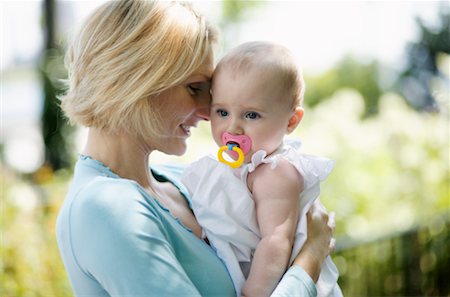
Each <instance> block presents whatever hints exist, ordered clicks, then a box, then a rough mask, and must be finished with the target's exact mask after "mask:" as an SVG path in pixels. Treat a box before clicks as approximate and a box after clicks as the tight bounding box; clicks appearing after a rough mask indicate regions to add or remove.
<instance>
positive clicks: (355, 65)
mask: <svg viewBox="0 0 450 297" xmlns="http://www.w3.org/2000/svg"><path fill="white" fill-rule="evenodd" d="M378 69H379V65H378V63H377V62H375V61H373V62H370V63H368V64H365V63H361V62H359V61H357V60H355V59H354V58H352V57H351V56H347V57H344V58H343V59H342V60H341V61H340V62H339V63H338V64H337V65H336V67H335V68H333V69H331V70H329V71H327V72H325V73H323V74H321V75H320V76H316V77H308V76H305V81H306V93H305V103H306V104H307V105H308V106H315V105H317V104H319V103H320V102H321V101H323V100H324V99H326V98H330V97H331V96H332V95H333V94H334V93H335V92H336V91H338V90H339V89H341V88H353V89H355V90H357V91H358V92H359V93H360V94H361V95H362V96H363V99H364V104H365V112H364V113H363V117H367V116H371V115H375V114H376V113H378V100H379V97H380V95H381V94H382V90H381V87H380V85H379V81H378V73H379V70H378Z"/></svg>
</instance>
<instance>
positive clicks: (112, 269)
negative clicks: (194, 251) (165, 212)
mask: <svg viewBox="0 0 450 297" xmlns="http://www.w3.org/2000/svg"><path fill="white" fill-rule="evenodd" d="M105 188H106V187H105V186H103V187H102V189H105ZM107 189H108V192H107V193H105V191H103V192H102V193H98V191H97V192H96V191H92V193H95V198H94V199H90V201H92V202H88V203H87V204H88V205H85V206H84V207H83V208H82V209H79V210H78V213H76V212H74V213H72V215H75V216H77V221H78V222H82V223H81V224H79V225H77V228H75V229H73V231H74V239H75V240H74V241H73V243H72V244H74V245H75V246H74V251H76V252H77V254H76V257H77V259H78V262H79V265H80V267H82V269H83V270H84V272H85V273H86V274H87V275H88V276H90V277H91V278H92V279H94V280H95V281H96V282H98V283H99V284H100V286H101V287H102V288H103V289H104V290H105V291H107V293H108V294H109V295H111V296H200V293H199V292H198V290H197V288H196V287H195V286H194V285H193V283H192V282H191V280H190V279H189V277H188V276H187V274H186V273H185V271H184V269H183V267H182V266H181V264H180V262H179V261H178V259H177V258H176V256H175V253H174V250H173V248H172V244H171V243H170V240H168V238H167V234H166V230H165V228H164V226H163V225H162V224H163V223H162V222H161V220H160V218H159V214H158V213H157V212H155V211H154V209H152V207H151V205H150V204H148V203H146V202H147V201H146V200H145V199H143V197H142V194H141V193H140V192H139V191H138V190H136V189H135V188H134V189H133V190H131V191H130V187H129V186H128V187H126V186H123V185H113V186H111V185H108V187H107ZM94 190H95V189H94ZM113 195H114V197H113V198H114V199H111V198H112V196H113ZM92 198H93V197H92Z"/></svg>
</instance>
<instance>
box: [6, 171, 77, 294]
mask: <svg viewBox="0 0 450 297" xmlns="http://www.w3.org/2000/svg"><path fill="white" fill-rule="evenodd" d="M0 169H1V170H2V178H3V182H4V184H3V185H4V188H3V192H4V194H5V196H4V197H2V203H1V214H2V216H1V219H0V230H1V234H2V238H1V239H2V240H1V245H0V254H1V255H2V257H1V259H0V283H1V286H0V296H5V297H18V296H45V297H46V296H71V295H72V289H71V288H70V284H69V283H68V279H67V274H66V272H65V270H64V266H63V263H62V261H61V259H60V256H59V251H58V248H57V244H56V237H55V221H56V215H57V213H58V211H59V208H60V205H61V201H62V197H64V196H65V193H66V190H67V180H68V176H67V175H59V176H54V178H53V182H52V183H49V184H45V185H36V184H33V183H31V182H27V181H23V180H19V177H18V176H17V175H16V174H14V173H13V172H12V171H9V170H8V169H7V168H4V167H2V168H0Z"/></svg>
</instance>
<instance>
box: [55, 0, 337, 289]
mask: <svg viewBox="0 0 450 297" xmlns="http://www.w3.org/2000/svg"><path fill="white" fill-rule="evenodd" d="M215 39H216V33H215V32H214V30H213V29H212V28H211V26H210V25H208V24H207V23H206V22H205V20H204V19H203V17H202V16H200V15H199V14H198V13H196V12H195V11H194V10H193V9H192V8H191V7H190V6H189V5H187V4H184V3H174V2H150V1H131V0H127V1H111V2H108V3H106V4H104V5H102V6H101V7H100V8H99V9H97V10H96V11H95V12H94V13H93V14H92V15H91V16H90V18H89V19H88V20H87V22H86V23H85V25H84V26H83V28H82V29H81V31H80V33H79V35H78V36H77V38H76V39H75V40H74V41H73V43H72V45H71V47H70V48H69V51H68V53H67V57H66V58H67V59H66V61H67V66H68V69H69V90H68V92H67V94H66V95H65V96H63V98H61V99H62V108H63V110H64V112H65V114H66V115H67V117H68V118H69V119H70V121H71V122H73V123H77V124H81V125H84V126H86V127H89V132H88V140H87V143H86V147H85V149H84V152H83V154H82V155H81V156H80V158H79V160H78V162H77V165H76V168H75V172H74V177H73V182H72V185H71V188H70V190H69V193H68V195H67V197H66V200H65V202H64V205H63V207H62V209H61V212H60V214H59V216H58V221H57V239H58V245H59V249H60V252H61V256H62V258H63V261H64V264H65V267H66V270H67V272H68V275H69V279H70V282H71V284H72V287H73V289H74V291H75V294H76V295H77V296H85V295H90V296H112V295H114V296H124V295H128V296H233V295H235V292H234V288H233V285H232V282H231V279H230V277H229V275H228V273H227V271H226V269H225V266H224V265H223V263H222V262H221V261H220V260H219V259H218V258H217V256H216V255H215V254H214V251H213V250H212V249H211V247H210V246H209V245H208V244H207V243H206V242H205V241H203V240H201V239H200V238H201V233H202V230H201V228H200V226H199V225H198V223H197V221H196V219H195V217H194V215H193V214H192V211H191V209H190V204H189V198H188V197H187V195H186V192H185V189H184V188H183V187H182V186H181V184H180V183H179V182H178V178H179V176H180V174H181V171H182V170H181V168H179V167H169V166H162V167H160V168H154V167H153V166H152V168H151V169H150V170H148V169H149V156H150V155H151V153H152V152H153V151H155V150H158V151H161V152H164V153H166V154H174V155H182V154H183V153H184V152H185V151H186V139H187V138H188V137H189V135H190V128H191V127H195V126H196V125H197V123H198V121H200V120H207V119H208V117H209V101H210V95H209V86H210V79H211V75H212V72H213V68H214V67H213V51H212V45H213V43H214V42H215ZM327 221H328V216H327V215H326V213H325V211H324V210H323V208H321V207H320V206H317V207H316V208H314V210H313V211H312V212H311V213H310V215H309V222H310V224H309V228H310V229H309V232H310V234H311V235H312V236H311V237H310V238H309V240H308V242H307V243H306V244H305V247H304V248H303V250H302V251H301V252H300V254H299V255H298V256H297V258H296V260H295V262H294V265H293V266H292V267H291V268H290V269H289V270H288V272H287V273H286V274H285V276H284V277H283V279H282V280H281V282H280V284H279V285H278V287H277V289H276V291H275V292H274V293H273V296H281V295H283V294H285V295H286V296H292V295H301V296H314V295H315V286H314V283H313V280H317V277H318V275H319V273H320V266H321V264H322V262H323V260H324V259H325V257H326V255H327V254H328V253H329V249H330V244H329V243H330V239H331V235H332V228H331V227H329V226H328V224H327Z"/></svg>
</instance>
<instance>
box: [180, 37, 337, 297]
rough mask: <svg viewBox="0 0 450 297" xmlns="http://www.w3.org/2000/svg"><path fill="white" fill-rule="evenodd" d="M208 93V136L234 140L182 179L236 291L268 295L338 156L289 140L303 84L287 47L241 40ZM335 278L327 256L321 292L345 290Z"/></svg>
mask: <svg viewBox="0 0 450 297" xmlns="http://www.w3.org/2000/svg"><path fill="white" fill-rule="evenodd" d="M211 92H212V104H211V115H210V119H211V130H212V135H213V137H214V140H215V142H216V143H217V144H218V145H219V146H221V147H223V146H224V145H230V147H229V149H226V150H225V152H226V153H227V154H228V156H225V157H224V156H222V155H220V154H222V151H223V150H221V153H219V159H222V160H224V162H218V161H217V159H216V158H214V157H211V156H207V157H204V158H202V159H200V160H199V161H197V162H195V163H193V164H192V165H191V166H190V167H189V168H188V169H187V170H186V171H185V173H184V176H183V178H182V182H183V183H184V184H185V185H186V187H187V189H188V190H189V193H190V194H191V197H192V201H191V202H192V208H193V211H194V213H195V215H196V218H197V220H198V222H199V223H200V225H201V226H202V228H203V231H204V234H205V235H206V237H207V238H208V240H209V242H210V244H211V246H212V247H213V248H214V249H216V251H217V254H218V256H219V257H220V258H221V259H222V260H223V262H224V263H225V265H226V266H227V268H228V271H229V272H230V275H231V278H232V280H233V283H234V286H235V288H236V293H237V295H238V296H258V297H259V296H269V295H270V294H271V293H272V291H273V290H274V289H275V287H276V285H277V283H278V281H279V280H280V279H281V277H282V275H283V273H284V272H285V271H286V269H287V268H288V267H289V265H290V263H291V262H292V261H293V259H294V258H295V256H296V255H297V254H298V252H299V250H300V249H301V247H302V246H303V244H304V243H305V240H306V236H307V234H306V230H307V229H306V213H307V211H308V209H309V208H310V206H311V204H312V203H313V202H314V200H316V199H317V198H318V196H319V193H320V182H321V181H322V180H324V179H325V178H326V177H327V176H328V175H329V173H330V172H331V170H332V167H333V163H332V162H331V161H330V160H327V159H323V158H319V157H313V156H308V155H304V154H302V153H300V152H299V150H298V148H299V143H295V142H292V141H291V142H289V141H287V140H284V136H285V135H287V134H289V133H291V132H292V131H294V130H295V129H296V127H297V126H298V124H299V123H300V121H301V119H302V117H303V113H304V111H303V108H302V107H301V104H302V100H303V93H304V82H303V78H302V75H301V73H300V71H299V69H298V68H297V66H296V63H295V62H294V58H293V56H292V54H291V53H290V52H289V51H288V50H287V49H286V48H284V47H283V46H280V45H277V44H272V43H267V42H249V43H245V44H242V45H241V46H238V47H237V48H235V49H234V50H232V51H231V52H230V53H229V54H228V55H226V56H225V57H224V58H223V59H222V60H221V61H220V63H219V64H218V65H217V68H216V70H215V72H214V76H213V83H212V90H211ZM233 147H237V148H238V149H234V148H233ZM236 160H238V161H236ZM241 161H243V165H242V166H239V163H240V162H241ZM224 163H226V164H224ZM227 164H229V165H231V166H228V165H227ZM236 164H237V165H236ZM233 167H237V168H233ZM337 278H338V271H337V269H336V267H335V266H334V264H333V262H332V261H331V258H330V257H328V258H327V259H326V261H325V262H324V265H323V267H322V272H321V275H320V277H319V280H318V282H317V291H318V296H342V293H341V290H340V288H339V286H338V285H337Z"/></svg>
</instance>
